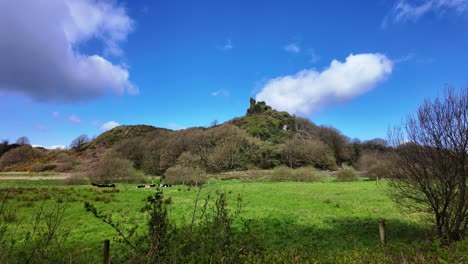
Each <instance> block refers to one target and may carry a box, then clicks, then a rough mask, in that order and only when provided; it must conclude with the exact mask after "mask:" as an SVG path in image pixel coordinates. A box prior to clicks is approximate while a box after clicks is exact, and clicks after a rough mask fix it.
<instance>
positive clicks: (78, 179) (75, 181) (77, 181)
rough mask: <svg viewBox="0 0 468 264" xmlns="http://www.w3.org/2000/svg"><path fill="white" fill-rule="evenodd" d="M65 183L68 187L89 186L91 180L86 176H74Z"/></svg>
mask: <svg viewBox="0 0 468 264" xmlns="http://www.w3.org/2000/svg"><path fill="white" fill-rule="evenodd" d="M64 183H65V184H67V185H87V184H89V180H88V179H87V178H86V177H85V176H84V175H80V174H72V175H71V176H70V177H69V178H67V179H66V180H65V181H64Z"/></svg>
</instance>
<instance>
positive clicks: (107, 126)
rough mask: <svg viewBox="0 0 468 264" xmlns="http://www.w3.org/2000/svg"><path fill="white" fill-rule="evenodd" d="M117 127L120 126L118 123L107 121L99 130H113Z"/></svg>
mask: <svg viewBox="0 0 468 264" xmlns="http://www.w3.org/2000/svg"><path fill="white" fill-rule="evenodd" d="M118 126H120V124H119V123H117V122H115V121H109V122H106V123H104V124H103V125H102V126H101V128H100V130H102V131H107V130H111V129H113V128H114V127H118Z"/></svg>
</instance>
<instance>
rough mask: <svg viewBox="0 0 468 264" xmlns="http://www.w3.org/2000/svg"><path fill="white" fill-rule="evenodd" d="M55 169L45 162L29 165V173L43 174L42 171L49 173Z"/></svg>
mask: <svg viewBox="0 0 468 264" xmlns="http://www.w3.org/2000/svg"><path fill="white" fill-rule="evenodd" d="M55 168H56V165H54V164H49V163H45V162H36V163H34V164H33V165H31V168H30V169H29V171H31V172H43V171H50V170H53V169H55Z"/></svg>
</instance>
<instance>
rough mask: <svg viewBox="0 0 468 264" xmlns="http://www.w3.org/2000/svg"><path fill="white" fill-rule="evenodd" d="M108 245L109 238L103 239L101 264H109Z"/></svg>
mask: <svg viewBox="0 0 468 264" xmlns="http://www.w3.org/2000/svg"><path fill="white" fill-rule="evenodd" d="M109 246H110V240H109V239H105V240H104V254H103V256H102V263H103V264H109V263H110V261H109Z"/></svg>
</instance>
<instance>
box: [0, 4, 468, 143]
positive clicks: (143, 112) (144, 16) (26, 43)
mask: <svg viewBox="0 0 468 264" xmlns="http://www.w3.org/2000/svg"><path fill="white" fill-rule="evenodd" d="M467 29H468V0H426V1H422V0H420V1H410V0H403V1H385V0H380V1H242V0H241V1H179V0H167V1H162V0H160V1H149V0H140V1H135V0H132V1H107V0H60V1H55V0H44V1H42V2H41V3H36V2H34V1H28V0H18V1H1V2H0V120H1V121H2V122H0V139H9V140H10V141H15V140H16V139H17V138H18V137H20V136H27V137H29V138H30V140H31V143H32V144H37V145H42V146H46V147H51V146H56V145H66V146H67V145H69V144H70V142H71V141H72V140H73V139H74V138H75V137H77V136H78V135H80V134H87V135H89V136H90V137H93V136H97V135H99V134H100V133H102V132H103V131H104V130H105V129H108V128H111V127H113V126H115V125H117V124H121V125H133V124H148V125H153V126H158V127H166V128H170V129H181V128H185V127H191V126H208V125H209V124H210V123H211V121H213V120H214V119H217V120H219V121H220V122H224V121H227V120H229V119H232V118H234V117H237V116H242V115H244V114H245V110H246V109H247V107H248V104H249V98H250V97H253V98H257V99H261V100H265V101H267V103H269V104H271V105H273V107H274V108H278V109H280V110H286V111H289V112H290V113H292V114H296V115H300V116H304V117H307V118H309V119H311V120H312V121H313V122H315V123H317V124H319V125H331V126H333V127H336V128H337V129H339V130H340V131H342V132H343V134H345V135H347V136H349V137H351V138H354V137H357V138H360V139H363V140H366V139H372V138H375V137H383V138H385V137H386V132H387V128H388V127H389V126H392V125H395V124H398V123H399V122H400V121H401V120H402V119H404V118H405V117H406V116H407V114H409V113H413V112H414V111H415V110H416V109H417V107H418V106H419V105H420V104H421V103H422V102H423V100H424V99H425V98H435V97H436V96H438V95H440V94H442V93H443V89H444V88H445V87H446V86H447V85H452V86H454V87H463V86H466V85H467V83H468V74H467V69H468V34H467Z"/></svg>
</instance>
